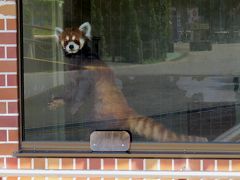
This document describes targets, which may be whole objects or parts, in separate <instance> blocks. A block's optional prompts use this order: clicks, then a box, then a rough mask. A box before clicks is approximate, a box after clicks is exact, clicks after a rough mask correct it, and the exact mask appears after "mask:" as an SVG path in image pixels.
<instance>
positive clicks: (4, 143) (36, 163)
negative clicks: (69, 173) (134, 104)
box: [0, 0, 240, 180]
mask: <svg viewBox="0 0 240 180" xmlns="http://www.w3.org/2000/svg"><path fill="white" fill-rule="evenodd" d="M16 54H17V53H16V4H15V1H7V0H5V1H4V0H0V170H1V169H6V170H13V169H15V170H16V169H19V170H21V169H25V170H26V169H29V170H30V169H31V170H33V169H34V170H49V169H51V170H54V169H63V170H145V171H147V170H157V171H159V170H161V171H172V172H175V171H188V172H189V171H202V172H206V171H213V172H217V171H224V172H232V171H237V172H238V171H240V160H230V159H225V160H217V159H115V158H105V159H103V158H96V159H93V158H19V159H18V158H15V157H13V155H12V154H13V152H14V151H17V150H18V107H17V104H18V96H17V91H18V89H17V88H18V87H17V61H19V59H17V57H16ZM1 178H3V179H8V180H11V179H18V180H19V179H24V180H25V179H29V180H32V179H35V180H37V179H39V180H40V179H45V176H44V174H42V175H41V177H38V176H37V177H33V178H32V177H17V176H16V177H1V174H0V179H1ZM143 178H144V177H143ZM143 178H138V179H139V180H140V179H143ZM47 179H48V180H50V179H59V177H58V176H57V174H56V177H48V178H47ZM61 179H66V180H67V179H73V177H69V178H65V177H64V178H61ZM74 179H87V177H86V178H74ZM90 179H94V180H97V179H99V180H100V179H101V178H100V177H97V178H90ZM104 179H109V180H110V179H114V174H113V177H112V178H104ZM118 179H119V180H120V179H121V178H118ZM122 179H123V178H122ZM125 179H128V178H125ZM132 179H134V178H132ZM167 179H168V180H170V179H172V178H161V180H167ZM173 179H175V180H177V179H179V178H177V177H174V178H173ZM188 179H189V180H190V179H194V180H200V179H205V180H206V179H208V180H213V179H214V178H204V177H202V178H188ZM227 179H228V178H224V180H227ZM218 180H220V179H218Z"/></svg>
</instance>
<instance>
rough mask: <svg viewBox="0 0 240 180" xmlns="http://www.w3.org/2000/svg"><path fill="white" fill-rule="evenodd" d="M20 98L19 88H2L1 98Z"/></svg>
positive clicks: (0, 90)
mask: <svg viewBox="0 0 240 180" xmlns="http://www.w3.org/2000/svg"><path fill="white" fill-rule="evenodd" d="M17 98H18V92H17V88H4V89H1V88H0V99H3V100H4V99H7V100H16V99H17Z"/></svg>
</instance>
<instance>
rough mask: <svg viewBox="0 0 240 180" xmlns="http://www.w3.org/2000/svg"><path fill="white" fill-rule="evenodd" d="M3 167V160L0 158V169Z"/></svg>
mask: <svg viewBox="0 0 240 180" xmlns="http://www.w3.org/2000/svg"><path fill="white" fill-rule="evenodd" d="M3 167H4V159H3V158H0V169H1V168H3Z"/></svg>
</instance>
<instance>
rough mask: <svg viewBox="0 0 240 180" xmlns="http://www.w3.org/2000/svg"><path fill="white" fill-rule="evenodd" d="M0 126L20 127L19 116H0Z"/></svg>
mask: <svg viewBox="0 0 240 180" xmlns="http://www.w3.org/2000/svg"><path fill="white" fill-rule="evenodd" d="M0 127H18V116H0Z"/></svg>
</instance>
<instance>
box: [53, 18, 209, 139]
mask: <svg viewBox="0 0 240 180" xmlns="http://www.w3.org/2000/svg"><path fill="white" fill-rule="evenodd" d="M56 36H57V39H58V42H59V44H60V45H61V47H62V49H63V51H64V53H65V57H66V61H67V62H68V64H69V65H68V69H74V70H77V73H76V71H74V72H75V73H76V74H75V75H74V77H73V84H74V87H76V88H77V89H78V90H77V92H74V93H73V92H71V91H72V89H70V91H66V93H65V95H64V97H63V98H58V99H54V100H53V101H52V102H50V103H49V108H50V109H56V108H58V107H59V106H62V105H64V104H65V102H66V101H68V99H69V98H68V96H74V99H76V101H77V102H76V103H73V107H72V111H71V112H72V113H73V114H74V113H76V112H77V111H78V109H79V108H80V107H81V105H82V103H83V101H84V100H85V98H86V96H87V93H88V92H89V91H90V90H91V91H92V92H93V93H92V94H91V95H92V96H94V97H93V98H94V105H93V113H92V118H93V119H94V120H95V121H106V120H108V119H111V120H112V119H114V120H116V121H118V125H119V126H121V129H124V130H126V129H127V130H129V131H130V132H131V133H135V134H137V135H140V136H142V137H145V138H147V139H150V140H154V141H158V142H206V141H207V139H206V138H204V137H197V136H188V135H182V134H176V133H175V132H173V131H171V130H169V129H168V128H166V127H165V126H164V125H163V124H161V123H159V122H156V121H154V119H152V118H150V117H145V116H143V115H139V114H138V113H137V112H135V111H134V110H133V109H132V108H131V107H130V106H129V104H128V102H127V100H126V98H125V97H124V95H123V93H122V91H121V90H120V89H119V88H118V86H117V85H116V83H115V76H114V73H113V71H112V70H111V69H110V67H108V66H107V65H106V64H105V63H104V62H103V61H101V60H100V58H98V57H97V56H96V55H92V54H91V50H90V48H89V47H88V45H87V41H90V40H91V25H90V24H89V23H88V22H86V23H83V24H82V25H81V26H80V27H79V28H66V29H65V30H62V29H61V28H56ZM72 87H73V86H71V88H72ZM69 94H71V95H69Z"/></svg>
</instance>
